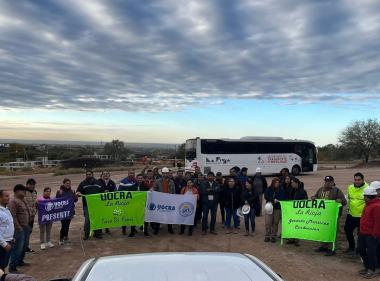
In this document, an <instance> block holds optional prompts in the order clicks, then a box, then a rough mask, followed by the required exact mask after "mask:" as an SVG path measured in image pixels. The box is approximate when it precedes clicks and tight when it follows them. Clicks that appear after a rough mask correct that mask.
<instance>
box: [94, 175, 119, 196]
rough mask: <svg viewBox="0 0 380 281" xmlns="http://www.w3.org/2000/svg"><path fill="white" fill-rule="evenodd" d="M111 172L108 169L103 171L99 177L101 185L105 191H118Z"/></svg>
mask: <svg viewBox="0 0 380 281" xmlns="http://www.w3.org/2000/svg"><path fill="white" fill-rule="evenodd" d="M110 177H111V174H110V172H108V171H103V172H102V174H101V175H100V178H99V179H98V182H99V185H100V186H101V187H102V189H103V192H114V191H116V184H115V182H114V181H113V180H111V178H110Z"/></svg>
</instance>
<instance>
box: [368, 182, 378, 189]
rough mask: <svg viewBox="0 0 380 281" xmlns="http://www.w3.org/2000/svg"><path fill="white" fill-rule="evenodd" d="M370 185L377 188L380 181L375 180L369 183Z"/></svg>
mask: <svg viewBox="0 0 380 281" xmlns="http://www.w3.org/2000/svg"><path fill="white" fill-rule="evenodd" d="M369 187H372V188H373V189H374V190H377V189H379V188H380V181H373V182H371V184H370V185H369Z"/></svg>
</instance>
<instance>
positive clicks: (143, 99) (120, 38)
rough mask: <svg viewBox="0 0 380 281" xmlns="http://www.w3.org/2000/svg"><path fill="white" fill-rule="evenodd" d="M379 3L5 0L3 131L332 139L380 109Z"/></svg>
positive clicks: (0, 26)
mask: <svg viewBox="0 0 380 281" xmlns="http://www.w3.org/2000/svg"><path fill="white" fill-rule="evenodd" d="M379 35H380V1H376V0H374V1H367V0H360V1H338V0H334V1H322V0H319V1H285V0H284V1H258V0H255V1H253V0H251V1H229V0H225V1H190V0H185V1H181V0H168V1H159V0H156V1H141V0H136V1H122V0H120V1H112V0H109V1H100V0H89V1H84V0H81V1H77V0H61V1H58V0H56V1H42V0H39V1H22V0H18V1H14V0H2V1H0V96H1V101H0V120H1V121H2V122H0V134H1V136H2V137H3V138H23V139H58V140H59V139H65V140H99V141H101V140H102V141H109V140H111V139H113V138H119V139H122V140H125V141H131V142H136V141H137V142H170V143H180V142H183V141H184V140H185V139H187V138H193V137H195V136H201V137H241V136H247V135H256V136H262V135H266V136H283V137H287V138H302V139H309V140H312V141H315V142H316V143H317V144H318V145H323V144H327V143H331V142H332V143H335V142H336V141H337V136H338V135H339V133H340V131H341V130H342V129H343V128H344V127H345V126H346V125H348V124H349V123H350V122H351V121H352V120H357V119H364V118H371V117H372V118H379V117H380V113H379V112H380V111H379V109H380V105H379V104H380V103H379V98H380V79H379V78H380V52H379V50H380V40H379Z"/></svg>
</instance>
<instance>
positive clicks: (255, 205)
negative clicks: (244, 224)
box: [241, 188, 261, 214]
mask: <svg viewBox="0 0 380 281" xmlns="http://www.w3.org/2000/svg"><path fill="white" fill-rule="evenodd" d="M241 198H242V204H245V201H247V202H248V204H249V206H250V207H251V209H253V210H255V214H257V213H259V212H260V209H261V206H260V198H259V195H258V194H257V193H256V192H254V191H253V190H252V191H249V190H248V189H246V188H243V191H242V196H241Z"/></svg>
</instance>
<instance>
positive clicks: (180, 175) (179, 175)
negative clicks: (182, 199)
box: [173, 170, 186, 194]
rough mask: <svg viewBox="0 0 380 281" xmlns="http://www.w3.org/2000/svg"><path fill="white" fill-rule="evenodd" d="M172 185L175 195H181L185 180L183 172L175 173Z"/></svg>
mask: <svg viewBox="0 0 380 281" xmlns="http://www.w3.org/2000/svg"><path fill="white" fill-rule="evenodd" d="M173 181H174V184H175V193H176V194H181V189H182V187H184V186H186V180H185V177H184V176H183V170H178V171H177V176H176V177H175V178H174V180H173Z"/></svg>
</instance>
